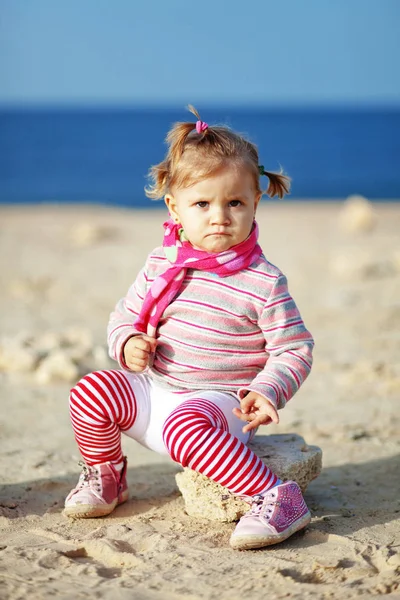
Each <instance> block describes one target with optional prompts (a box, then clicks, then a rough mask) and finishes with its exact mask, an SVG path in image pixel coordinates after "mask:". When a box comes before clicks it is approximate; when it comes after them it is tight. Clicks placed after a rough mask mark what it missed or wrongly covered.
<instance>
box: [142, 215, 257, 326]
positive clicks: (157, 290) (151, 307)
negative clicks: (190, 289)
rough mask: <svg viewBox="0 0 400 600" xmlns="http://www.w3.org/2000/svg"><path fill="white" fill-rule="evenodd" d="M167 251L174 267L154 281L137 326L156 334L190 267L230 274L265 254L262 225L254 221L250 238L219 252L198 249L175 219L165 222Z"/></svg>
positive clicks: (222, 274)
mask: <svg viewBox="0 0 400 600" xmlns="http://www.w3.org/2000/svg"><path fill="white" fill-rule="evenodd" d="M164 228H165V233H164V242H163V247H164V252H165V256H166V257H167V259H168V261H169V262H170V263H171V266H170V267H169V268H168V269H167V270H166V271H165V272H164V273H162V274H161V275H159V277H157V279H155V280H154V281H153V283H152V284H151V287H150V289H149V291H148V292H147V294H146V296H145V298H144V301H143V305H142V309H141V311H140V314H139V316H138V318H137V320H136V321H135V323H134V327H135V329H136V330H137V331H141V332H143V333H147V335H149V336H150V337H155V333H156V329H157V325H158V322H159V320H160V318H161V316H162V314H163V312H164V310H165V309H166V308H167V306H168V305H169V304H170V303H171V302H172V300H173V299H174V298H175V296H176V295H177V293H178V292H179V290H180V288H181V286H182V283H183V280H184V278H185V275H186V272H187V270H188V269H198V270H200V271H208V272H210V273H215V274H216V275H219V276H220V277H227V276H228V275H233V274H234V273H238V271H241V270H242V269H246V268H247V267H248V266H250V265H251V264H252V263H253V262H254V261H255V260H257V258H259V256H260V255H261V254H262V250H261V248H260V246H259V245H258V244H257V238H258V226H257V223H256V222H255V221H254V225H253V228H252V230H251V233H250V235H249V237H248V238H247V239H245V240H244V241H243V242H241V243H240V244H237V245H236V246H232V248H229V250H225V251H224V252H220V253H218V254H209V253H208V252H205V251H204V250H196V249H195V248H193V246H192V244H191V243H190V242H188V241H187V240H186V239H185V237H184V234H183V230H182V226H181V225H177V224H176V223H174V222H173V221H172V220H169V221H167V222H166V223H164Z"/></svg>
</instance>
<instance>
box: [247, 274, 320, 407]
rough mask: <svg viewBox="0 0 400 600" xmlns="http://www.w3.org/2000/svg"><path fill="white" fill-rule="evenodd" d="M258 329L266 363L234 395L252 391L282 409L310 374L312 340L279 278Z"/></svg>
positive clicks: (281, 276)
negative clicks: (263, 340) (251, 379)
mask: <svg viewBox="0 0 400 600" xmlns="http://www.w3.org/2000/svg"><path fill="white" fill-rule="evenodd" d="M258 325H259V327H260V328H261V330H262V332H263V334H264V337H265V341H266V347H265V350H266V352H267V353H268V355H269V356H268V360H267V363H266V365H265V367H264V368H263V369H262V371H260V372H259V373H258V375H257V376H256V377H255V378H254V379H253V381H252V382H251V383H250V384H249V385H248V386H246V387H244V386H243V387H241V388H240V389H239V391H238V395H239V398H243V397H244V396H245V395H246V393H247V392H248V391H254V392H257V393H259V394H261V395H263V396H265V397H266V398H267V399H268V400H270V401H271V402H272V403H273V404H274V405H275V407H276V408H283V407H284V406H285V404H286V402H288V401H289V400H290V398H292V396H293V395H294V394H295V393H296V392H297V390H298V389H299V387H300V386H301V384H302V383H303V382H304V380H305V379H306V378H307V376H308V374H309V372H310V370H311V365H312V349H313V346H314V340H313V338H312V336H311V334H310V333H309V331H307V329H306V328H305V325H304V323H303V320H302V318H301V316H300V313H299V311H298V308H297V306H296V304H295V302H294V300H293V298H292V297H291V296H290V294H289V291H288V287H287V281H286V277H285V276H284V275H282V274H281V275H280V276H278V277H277V278H276V281H275V283H274V286H273V288H272V290H271V293H270V296H269V298H268V300H267V302H266V304H265V307H264V309H263V311H262V314H261V316H260V320H259V323H258Z"/></svg>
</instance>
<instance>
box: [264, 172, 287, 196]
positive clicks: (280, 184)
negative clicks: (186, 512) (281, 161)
mask: <svg viewBox="0 0 400 600" xmlns="http://www.w3.org/2000/svg"><path fill="white" fill-rule="evenodd" d="M258 169H259V172H260V175H265V176H266V177H268V179H269V184H268V188H267V191H266V193H267V195H268V196H269V197H270V198H273V197H274V196H278V197H279V198H283V196H284V195H285V194H288V193H289V192H290V177H288V176H287V175H284V174H283V172H282V171H281V172H280V173H273V172H271V171H266V170H265V169H264V167H263V166H262V165H261V166H259V167H258Z"/></svg>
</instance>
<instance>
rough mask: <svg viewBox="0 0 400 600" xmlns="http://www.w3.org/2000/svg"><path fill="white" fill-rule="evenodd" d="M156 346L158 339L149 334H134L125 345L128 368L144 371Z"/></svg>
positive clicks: (136, 371)
mask: <svg viewBox="0 0 400 600" xmlns="http://www.w3.org/2000/svg"><path fill="white" fill-rule="evenodd" d="M156 347H157V340H156V339H155V338H152V337H149V336H148V335H134V336H133V337H131V338H129V340H128V341H127V342H126V344H125V346H124V360H125V364H126V366H127V367H128V369H130V370H131V371H134V372H135V373H141V372H142V371H144V370H145V369H146V368H147V367H148V365H149V361H150V357H151V356H152V354H153V353H154V352H155V350H156Z"/></svg>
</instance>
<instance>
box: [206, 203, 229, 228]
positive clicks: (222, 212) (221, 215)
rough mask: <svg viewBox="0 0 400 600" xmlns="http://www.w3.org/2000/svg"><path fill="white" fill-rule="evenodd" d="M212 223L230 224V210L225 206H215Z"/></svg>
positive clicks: (211, 218)
mask: <svg viewBox="0 0 400 600" xmlns="http://www.w3.org/2000/svg"><path fill="white" fill-rule="evenodd" d="M210 223H211V225H228V224H229V223H230V219H229V214H228V211H227V210H226V209H225V207H224V206H214V207H213V208H212V211H211V214H210Z"/></svg>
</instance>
